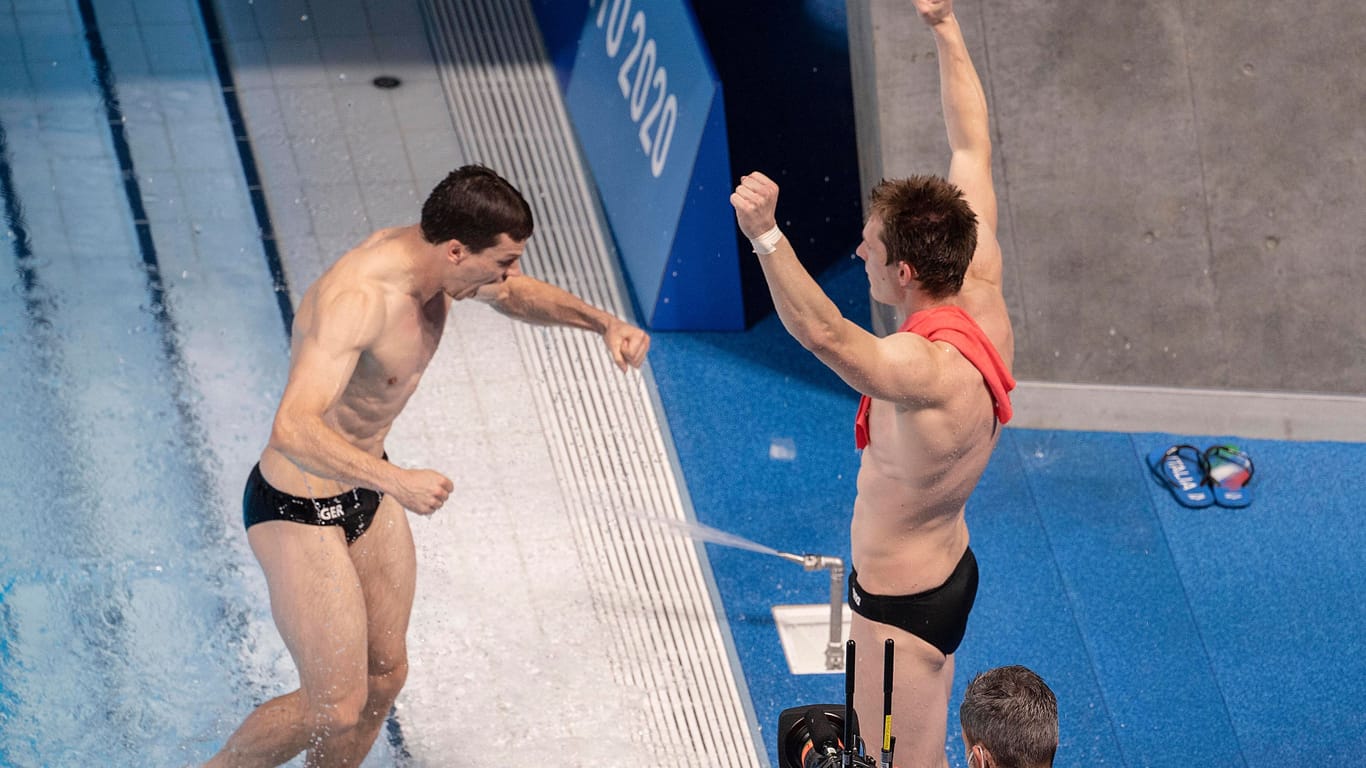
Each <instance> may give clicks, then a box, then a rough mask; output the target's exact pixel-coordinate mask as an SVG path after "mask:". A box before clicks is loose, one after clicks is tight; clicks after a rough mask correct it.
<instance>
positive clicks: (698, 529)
mask: <svg viewBox="0 0 1366 768" xmlns="http://www.w3.org/2000/svg"><path fill="white" fill-rule="evenodd" d="M628 516H629V517H631V518H632V519H635V520H640V521H642V522H646V523H649V524H651V525H655V526H658V527H660V528H667V529H669V530H670V531H672V532H674V533H677V534H679V535H681V536H687V537H688V538H690V539H694V540H696V541H705V542H707V543H709V544H719V545H721V546H723V547H734V548H735V549H744V550H748V551H750V552H758V553H759V554H761V555H773V556H774V557H781V558H783V559H785V560H792V559H794V558H795V559H796V560H797V561H798V562H800V561H801V556H800V555H793V554H790V553H788V552H779V551H778V550H776V549H774V548H772V547H766V546H764V545H763V544H759V543H756V542H753V541H750V540H749V539H746V538H743V537H741V536H737V535H735V534H733V533H730V532H728V531H723V530H720V529H719V528H712V527H711V526H707V525H703V524H701V523H699V522H697V521H695V520H669V519H666V518H662V517H648V516H646V515H641V514H631V515H628Z"/></svg>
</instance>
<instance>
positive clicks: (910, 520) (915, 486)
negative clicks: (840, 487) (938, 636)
mask: <svg viewBox="0 0 1366 768" xmlns="http://www.w3.org/2000/svg"><path fill="white" fill-rule="evenodd" d="M981 235H982V240H981V241H980V245H979V248H978V257H981V258H982V259H983V261H985V262H990V261H991V258H992V257H993V256H994V257H995V258H996V259H997V260H998V261H999V246H998V245H997V244H996V241H995V235H994V233H992V232H990V230H989V229H984V230H983V231H982V233H981ZM991 251H995V253H994V254H993V253H991ZM976 258H977V257H975V258H974V260H976ZM952 303H953V304H956V305H958V306H961V307H962V308H963V309H965V310H966V311H967V312H968V314H970V315H972V317H973V319H974V320H975V321H976V322H977V323H978V325H980V326H981V327H982V329H983V331H985V332H986V334H987V337H988V338H989V339H990V340H991V342H992V344H993V345H995V347H996V350H997V352H999V353H1000V355H1001V357H1002V359H1003V360H1004V361H1005V363H1006V365H1007V367H1009V366H1011V365H1012V363H1013V360H1014V352H1015V350H1014V346H1015V345H1014V337H1013V335H1012V331H1011V327H1010V318H1009V316H1008V315H1007V314H1006V308H1005V302H1004V299H1003V297H1002V295H1001V289H1000V285H999V283H997V282H993V281H989V280H983V279H981V278H980V277H978V276H975V275H974V274H973V273H971V272H970V273H969V275H968V277H967V279H966V280H965V281H964V284H963V289H962V290H961V291H960V293H959V294H958V295H957V296H956V297H954V300H953V301H952ZM920 349H921V350H922V351H921V352H919V353H918V354H928V355H930V356H932V357H933V358H934V360H933V361H932V364H933V365H934V366H935V367H936V370H937V371H938V376H937V377H936V380H935V383H934V385H933V387H931V388H930V389H929V391H926V392H925V393H924V394H925V396H924V397H921V398H908V399H906V400H904V401H902V402H892V401H888V400H877V399H875V400H873V403H872V409H871V412H870V414H869V432H870V435H871V441H870V443H869V445H868V447H867V448H866V449H865V450H864V452H863V458H862V463H861V465H860V468H859V475H858V496H857V498H856V499H855V501H854V518H853V523H852V527H851V540H852V541H851V544H852V550H853V560H854V567H855V568H856V569H858V574H859V582H860V583H861V584H862V585H863V587H864V588H865V589H867V590H868V591H869V592H873V593H877V594H893V595H896V594H913V593H916V592H921V591H924V590H926V589H930V588H932V587H935V586H938V585H939V584H942V583H943V582H944V580H945V579H946V578H947V577H948V575H949V574H950V573H951V572H952V571H953V568H954V566H955V565H956V564H957V563H958V560H959V558H960V557H961V556H962V554H963V550H964V548H965V547H966V546H967V544H968V530H967V525H966V523H965V520H964V516H963V512H964V506H965V504H966V503H967V500H968V497H969V496H970V495H971V493H972V491H973V489H974V488H975V487H976V486H977V481H978V480H979V479H980V478H981V476H982V472H983V471H984V470H985V469H986V466H987V462H988V461H989V460H990V458H991V452H992V450H993V449H994V448H995V447H996V443H997V441H998V440H999V438H1000V425H999V424H997V423H996V417H995V414H994V412H993V409H992V400H991V395H990V393H989V392H988V390H987V387H986V384H985V382H984V381H983V380H982V375H981V373H979V372H978V370H977V368H975V367H974V366H973V365H972V363H970V362H969V361H968V360H967V359H966V358H964V357H963V356H962V355H961V354H960V353H959V352H958V351H957V350H956V349H955V348H954V347H952V346H951V345H949V344H947V343H945V342H936V343H933V344H928V343H926V344H924V345H923V346H922V347H921V348H920ZM905 364H907V365H919V364H925V361H920V360H915V359H913V358H908V359H907V360H906V361H905Z"/></svg>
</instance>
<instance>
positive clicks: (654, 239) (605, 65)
mask: <svg viewBox="0 0 1366 768" xmlns="http://www.w3.org/2000/svg"><path fill="white" fill-rule="evenodd" d="M537 12H538V14H539V19H540V22H541V24H542V26H543V27H545V26H547V25H552V24H554V25H564V24H567V23H573V22H574V20H575V19H576V16H575V15H574V14H571V13H569V12H568V11H566V10H564V9H556V8H555V7H554V6H553V5H546V4H544V3H543V4H542V7H540V8H537ZM543 34H544V37H545V38H546V40H547V47H548V48H550V51H549V52H550V55H551V58H552V60H554V61H556V62H557V66H558V64H559V62H562V61H565V60H567V59H568V57H569V52H570V49H571V47H572V49H573V66H572V68H571V69H570V71H569V72H568V76H567V78H566V79H565V80H562V82H567V85H566V86H565V102H566V105H567V107H568V110H569V114H570V117H571V119H572V120H573V123H574V126H575V129H576V130H577V132H578V138H579V143H580V146H581V147H582V148H583V152H584V156H585V158H586V160H587V162H588V166H589V168H590V169H591V170H592V173H593V177H594V180H595V182H596V186H597V189H598V194H599V197H600V198H601V200H602V203H603V209H604V210H605V212H606V216H607V220H608V224H609V225H610V226H611V228H612V234H613V237H614V239H615V241H616V244H617V249H618V252H619V253H620V254H621V260H622V264H623V265H624V267H625V270H626V277H627V282H628V283H629V285H630V286H631V290H632V292H633V294H634V296H635V299H636V302H637V303H638V305H639V306H640V307H641V310H642V312H643V313H644V315H645V318H644V320H645V322H646V323H647V324H648V325H649V326H650V327H651V328H654V329H656V330H738V329H740V328H743V327H744V316H743V305H742V299H741V295H740V272H739V264H738V256H737V252H736V244H735V235H734V230H735V223H734V218H733V216H732V215H730V212H729V210H728V209H729V205H728V203H727V201H726V198H727V196H728V193H729V185H730V181H729V171H728V169H729V166H730V163H729V158H728V155H727V150H726V143H725V139H726V133H725V120H724V116H723V115H721V114H719V110H720V109H721V99H720V98H719V93H720V85H719V83H718V82H717V79H716V75H715V72H714V71H713V70H712V67H711V61H710V57H709V55H708V53H707V50H706V46H705V44H704V43H703V41H702V38H701V35H700V33H699V32H698V30H697V25H696V23H695V22H694V20H693V17H692V11H691V10H690V9H689V8H688V6H687V4H686V3H685V2H683V1H682V0H602V2H598V3H595V4H593V5H591V6H590V7H589V9H588V12H587V13H586V14H584V15H583V17H582V19H581V26H580V33H579V35H578V36H577V39H576V42H573V41H571V39H570V37H569V36H568V35H566V34H565V33H564V31H563V29H554V30H550V31H547V32H544V33H543ZM552 41H553V43H552ZM552 46H553V47H552ZM723 193H724V194H723ZM683 221H686V222H687V224H688V225H687V226H686V227H684V226H682V225H681V224H682V222H683Z"/></svg>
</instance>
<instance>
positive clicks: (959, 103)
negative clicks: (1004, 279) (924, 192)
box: [915, 0, 1001, 283]
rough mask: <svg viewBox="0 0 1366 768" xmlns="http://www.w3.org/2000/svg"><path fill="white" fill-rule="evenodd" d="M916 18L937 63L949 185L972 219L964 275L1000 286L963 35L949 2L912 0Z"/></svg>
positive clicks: (976, 85) (977, 84) (981, 135)
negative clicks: (973, 238)
mask: <svg viewBox="0 0 1366 768" xmlns="http://www.w3.org/2000/svg"><path fill="white" fill-rule="evenodd" d="M915 6H916V10H917V11H919V13H920V18H921V19H923V20H924V21H925V23H926V24H927V25H929V27H930V30H931V31H932V32H933V33H934V42H935V49H936V51H937V52H938V60H939V91H940V99H941V101H942V104H943V109H944V126H945V128H946V129H947V131H948V136H949V149H950V150H951V152H952V156H951V159H950V160H949V176H948V180H949V182H950V183H952V184H954V185H956V186H957V187H958V188H959V189H961V190H963V195H964V197H966V198H967V201H968V205H970V206H972V210H973V212H974V213H976V214H977V222H978V226H979V227H981V228H982V229H983V230H984V231H982V232H980V233H979V240H980V241H982V242H981V247H979V248H978V251H977V254H976V256H975V257H974V258H973V263H972V267H971V271H970V274H971V275H972V276H973V277H977V278H979V279H984V280H990V281H991V282H994V283H1000V281H1001V258H1000V256H1001V254H1000V249H999V248H998V247H997V246H996V243H995V239H996V190H995V187H994V186H993V185H992V180H991V130H990V124H989V123H988V119H987V99H986V93H985V92H984V91H983V90H982V81H981V79H980V78H979V77H978V76H977V70H976V68H975V67H973V65H972V57H971V56H969V55H968V48H967V44H966V42H965V41H964V40H963V30H962V28H961V27H959V25H958V17H957V16H955V15H954V11H953V0H915Z"/></svg>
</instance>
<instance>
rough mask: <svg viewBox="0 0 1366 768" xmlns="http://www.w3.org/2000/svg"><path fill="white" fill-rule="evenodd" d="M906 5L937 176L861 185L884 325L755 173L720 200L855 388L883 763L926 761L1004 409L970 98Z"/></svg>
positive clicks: (987, 190) (977, 117) (864, 596)
mask: <svg viewBox="0 0 1366 768" xmlns="http://www.w3.org/2000/svg"><path fill="white" fill-rule="evenodd" d="M915 6H916V9H917V10H918V11H919V13H920V16H921V18H922V19H923V20H924V21H925V23H926V24H927V25H928V26H929V28H930V30H931V31H932V32H933V34H934V38H935V42H936V46H937V49H938V54H939V55H938V61H939V77H940V89H941V96H942V100H943V108H944V117H945V123H946V124H947V128H948V138H949V148H950V150H951V151H952V155H951V158H950V162H949V174H948V178H947V180H945V179H942V178H938V177H934V176H913V177H911V178H908V179H896V180H885V181H883V182H881V183H880V184H878V185H877V187H876V188H875V189H873V191H872V195H871V198H870V205H869V217H868V222H867V224H866V225H865V226H864V228H863V241H862V243H861V244H860V245H859V247H858V249H857V253H858V256H859V257H860V258H862V259H863V260H864V261H865V262H866V267H865V268H866V270H867V273H868V281H869V284H870V286H871V293H872V296H873V298H875V299H877V300H878V301H881V302H884V303H887V304H891V305H894V306H895V307H897V309H898V310H899V311H900V313H901V315H902V316H904V317H905V318H906V321H905V323H903V324H902V326H901V328H900V329H899V331H898V332H897V333H893V334H890V335H889V336H887V337H885V338H878V337H877V336H874V335H873V334H871V333H868V332H867V331H865V330H863V329H862V328H861V327H860V326H859V325H857V324H855V323H853V322H851V321H850V320H847V319H845V318H844V317H843V316H841V315H840V312H839V310H838V309H837V307H836V306H835V304H834V303H833V302H832V301H831V300H830V299H829V298H828V297H826V295H825V293H824V292H823V291H822V290H821V288H820V286H819V285H818V284H817V283H816V282H815V280H813V279H812V278H811V276H810V275H809V274H808V273H807V271H806V270H805V268H803V266H802V264H801V262H799V261H798V260H797V256H796V254H795V253H794V252H793V250H792V245H791V243H790V242H788V241H787V240H786V239H785V238H784V237H783V235H782V233H781V232H780V231H779V230H778V227H777V223H776V222H777V219H776V214H775V211H776V207H777V202H778V187H777V185H776V184H774V183H773V181H772V180H770V179H769V178H768V177H766V176H764V175H763V174H761V173H752V174H750V175H748V176H745V177H744V178H742V179H741V182H740V184H739V186H737V187H736V189H735V192H734V194H732V195H731V204H732V205H733V206H734V208H735V213H736V219H737V221H738V223H739V225H740V229H741V231H743V232H744V233H745V236H746V237H748V238H750V241H751V242H752V243H753V246H754V250H755V253H757V254H758V259H759V262H760V264H761V265H762V267H763V272H764V276H765V278H766V279H767V281H768V286H769V290H770V292H771V293H772V296H773V302H774V305H775V307H776V309H777V311H778V315H779V317H780V318H781V319H782V322H783V325H784V327H786V328H787V330H788V332H789V333H791V334H792V336H793V337H794V338H796V339H797V341H799V342H800V343H801V344H802V346H803V347H805V348H806V349H808V350H810V351H811V352H813V353H814V354H815V355H816V356H817V357H818V358H820V360H821V361H822V362H824V363H825V364H826V365H827V366H829V367H830V368H831V369H832V370H833V371H835V372H836V373H837V374H839V376H840V377H841V378H842V379H844V381H845V382H847V383H848V384H849V385H850V386H851V387H853V388H854V389H856V390H858V391H859V392H860V393H862V394H863V398H862V400H861V402H860V405H859V408H858V411H857V416H856V419H855V430H854V431H855V441H856V445H857V447H859V448H861V449H863V455H862V459H861V463H860V468H859V474H858V493H857V497H856V498H855V500H854V516H853V522H852V525H851V528H850V536H851V549H852V556H853V563H852V566H853V567H852V570H851V574H850V579H849V603H850V608H851V609H852V610H853V612H854V618H853V625H852V628H851V638H852V639H853V640H854V641H855V642H856V643H857V646H858V656H859V658H858V659H857V664H856V668H857V676H858V677H857V680H856V681H855V683H856V693H855V696H856V700H855V709H856V710H857V712H858V715H859V721H860V722H861V723H864V724H871V723H881V722H882V699H881V692H882V678H881V675H882V653H883V644H884V641H885V640H887V639H888V638H890V639H892V640H894V641H895V645H896V659H895V662H896V665H895V666H896V668H895V686H894V694H893V701H892V711H893V727H894V735H895V737H896V753H895V757H896V763H897V765H899V766H901V768H939V767H940V766H945V765H947V757H946V754H945V731H946V727H947V718H948V703H949V695H950V690H951V688H952V686H953V653H954V651H955V650H956V649H957V648H958V645H959V643H960V641H961V640H962V639H963V633H964V630H965V628H966V626H967V618H968V613H969V611H970V610H971V609H972V604H973V601H974V599H975V597H976V594H977V562H976V559H975V558H974V557H973V554H972V550H971V549H970V548H969V546H968V527H967V523H966V521H965V519H964V506H965V504H966V502H967V500H968V496H969V495H970V494H971V493H972V491H973V488H974V487H976V485H977V481H978V479H979V478H980V477H981V476H982V472H983V471H984V470H985V469H986V466H987V461H988V459H989V458H990V457H991V452H992V449H993V448H995V446H996V443H997V441H998V439H999V438H1000V436H1001V425H1002V424H1004V423H1005V422H1006V421H1007V420H1008V419H1009V418H1010V413H1011V409H1010V399H1009V392H1010V390H1011V389H1012V388H1013V387H1014V385H1015V382H1014V380H1013V379H1012V377H1011V373H1010V369H1011V363H1012V360H1013V359H1014V349H1015V345H1014V337H1013V334H1012V331H1011V326H1010V318H1009V316H1008V315H1007V313H1006V305H1005V299H1004V297H1003V296H1002V293H1001V249H1000V246H999V245H998V244H997V242H996V196H995V192H994V190H993V188H992V180H991V140H990V135H989V133H988V127H987V106H986V97H985V95H984V93H983V91H982V85H981V82H980V80H979V79H978V77H977V73H976V71H975V70H974V69H973V66H972V60H971V59H970V58H969V56H968V51H967V47H966V45H965V43H964V41H963V35H962V31H961V30H960V29H959V26H958V21H957V19H956V18H955V17H954V14H953V2H952V0H915ZM879 731H880V729H879Z"/></svg>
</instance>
